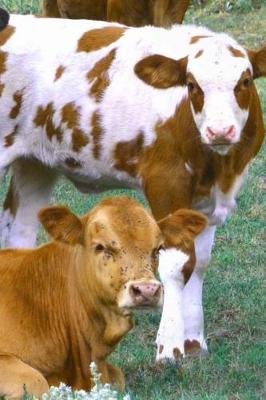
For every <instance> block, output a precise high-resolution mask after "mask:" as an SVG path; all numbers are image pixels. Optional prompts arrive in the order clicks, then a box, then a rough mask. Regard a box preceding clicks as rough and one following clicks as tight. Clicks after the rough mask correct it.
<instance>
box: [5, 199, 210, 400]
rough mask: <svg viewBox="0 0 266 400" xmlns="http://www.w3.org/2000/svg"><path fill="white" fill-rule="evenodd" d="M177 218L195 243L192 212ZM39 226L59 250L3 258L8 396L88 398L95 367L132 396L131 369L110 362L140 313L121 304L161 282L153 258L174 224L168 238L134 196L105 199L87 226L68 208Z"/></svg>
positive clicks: (46, 214) (43, 215) (13, 252)
mask: <svg viewBox="0 0 266 400" xmlns="http://www.w3.org/2000/svg"><path fill="white" fill-rule="evenodd" d="M178 213H179V212H177V215H178ZM177 215H174V216H173V217H174V222H173V221H171V218H170V217H169V219H168V222H169V223H170V224H171V225H172V224H173V223H174V224H175V223H176V224H177V225H176V231H177V232H179V230H180V229H184V233H185V235H186V237H187V235H189V232H190V233H191V236H190V240H191V241H193V237H194V232H193V226H194V220H193V218H192V219H191V220H188V219H189V215H191V211H189V210H187V211H183V212H182V215H180V219H179V220H178V217H177ZM193 216H195V217H197V213H193ZM39 218H40V220H41V222H42V224H43V225H44V227H45V229H46V230H47V231H48V233H49V234H50V235H51V236H52V237H53V239H54V241H53V242H50V243H48V244H46V245H43V246H40V247H38V248H36V249H9V250H1V251H0V274H1V281H0V291H1V296H0V313H1V328H0V394H2V395H7V394H10V395H11V397H13V398H15V397H19V396H20V395H21V390H22V387H21V386H22V385H23V384H24V383H25V384H26V386H27V389H28V390H29V392H30V394H34V395H38V396H40V394H42V393H43V392H44V391H46V390H47V389H48V384H49V385H58V384H59V382H61V381H62V382H65V383H66V384H68V385H71V386H72V387H73V388H75V389H87V390H88V389H90V387H91V381H90V373H89V364H90V362H91V361H94V362H96V364H97V367H98V370H99V372H100V373H101V374H102V375H101V380H102V381H103V382H110V383H112V384H115V385H117V386H118V387H119V388H120V389H123V388H124V377H123V373H122V371H121V370H119V369H118V368H116V367H113V366H111V365H110V364H108V363H107V362H106V357H107V356H108V355H109V354H110V353H111V352H112V351H113V350H114V349H115V347H116V345H117V344H118V342H119V341H120V340H121V338H122V337H123V336H124V335H125V334H126V333H127V332H128V331H129V330H130V329H131V328H132V326H133V321H132V317H131V313H130V309H123V308H120V307H119V306H118V302H119V299H120V298H121V295H125V293H127V292H125V288H126V285H127V284H128V283H130V282H144V283H145V282H148V283H149V282H151V280H152V282H154V281H155V276H154V274H155V272H156V270H157V267H158V257H156V258H154V256H153V254H154V252H155V251H157V253H158V251H159V250H158V249H159V248H160V246H161V244H162V243H163V238H164V231H167V230H168V227H167V223H166V221H164V222H163V226H162V230H161V231H160V229H159V227H158V225H157V224H156V222H155V220H154V219H153V218H152V217H151V215H150V214H149V213H148V211H146V210H145V209H144V208H143V207H141V206H140V205H139V204H137V203H136V202H135V201H134V200H133V199H130V198H127V197H115V198H113V199H107V200H104V201H102V202H101V203H100V204H99V205H97V207H95V208H94V209H93V210H92V211H91V212H90V213H88V214H87V215H85V216H84V217H82V218H78V217H77V216H75V215H74V214H72V213H71V212H70V211H69V210H68V209H67V208H65V207H63V206H54V207H49V208H46V209H43V210H41V212H40V214H39ZM180 224H181V225H180ZM191 224H192V225H191ZM195 225H196V226H197V223H196V224H195ZM204 226H205V221H204V223H203V225H202V229H204ZM197 229H198V228H197V227H196V230H197ZM173 235H175V229H173ZM178 235H179V234H178ZM172 241H175V239H174V238H173V239H172ZM99 244H100V247H99ZM155 282H156V281H155ZM158 284H159V283H158ZM128 293H130V291H129V292H128ZM154 305H155V304H154ZM133 306H134V303H132V307H133ZM134 307H135V306H134ZM140 308H141V306H140ZM11 371H12V373H11ZM10 376H12V380H11V379H10Z"/></svg>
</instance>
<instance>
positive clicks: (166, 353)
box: [156, 248, 188, 361]
mask: <svg viewBox="0 0 266 400" xmlns="http://www.w3.org/2000/svg"><path fill="white" fill-rule="evenodd" d="M187 260H188V255H187V254H184V253H183V252H182V251H180V250H177V249H174V248H172V249H167V250H163V251H161V252H160V261H159V274H160V278H161V281H162V283H163V286H164V305H163V312H162V316H161V322H160V326H159V330H158V333H157V338H156V344H157V355H156V360H157V361H162V360H165V359H168V360H173V361H175V357H174V349H178V350H179V351H180V353H181V354H183V353H184V323H183V316H182V291H183V288H184V277H183V274H182V269H183V266H184V264H185V263H186V262H187Z"/></svg>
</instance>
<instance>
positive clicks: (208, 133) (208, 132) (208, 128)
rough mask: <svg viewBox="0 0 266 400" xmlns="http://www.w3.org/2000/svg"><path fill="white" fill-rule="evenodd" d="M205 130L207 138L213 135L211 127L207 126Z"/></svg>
mask: <svg viewBox="0 0 266 400" xmlns="http://www.w3.org/2000/svg"><path fill="white" fill-rule="evenodd" d="M206 131H207V137H208V139H212V138H214V137H215V133H214V132H213V131H212V130H211V128H210V127H209V126H208V127H207V129H206Z"/></svg>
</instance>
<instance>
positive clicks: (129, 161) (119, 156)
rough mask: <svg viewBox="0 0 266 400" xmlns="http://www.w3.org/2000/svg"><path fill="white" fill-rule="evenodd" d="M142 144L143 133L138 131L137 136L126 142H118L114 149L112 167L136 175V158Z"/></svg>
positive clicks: (138, 155)
mask: <svg viewBox="0 0 266 400" xmlns="http://www.w3.org/2000/svg"><path fill="white" fill-rule="evenodd" d="M143 146H144V134H143V132H140V133H139V134H138V136H137V137H136V138H134V139H132V140H129V141H128V142H119V143H117V145H116V148H115V150H114V160H115V164H114V167H115V168H116V169H119V170H120V171H125V172H127V173H128V174H129V175H131V176H136V175H137V172H138V160H139V157H140V155H141V151H142V149H143Z"/></svg>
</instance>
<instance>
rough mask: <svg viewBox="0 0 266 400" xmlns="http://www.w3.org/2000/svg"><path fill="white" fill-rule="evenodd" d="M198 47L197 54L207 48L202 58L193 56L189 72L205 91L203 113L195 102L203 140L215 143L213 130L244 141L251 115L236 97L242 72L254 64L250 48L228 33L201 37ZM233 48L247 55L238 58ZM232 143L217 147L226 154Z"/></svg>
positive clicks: (221, 136)
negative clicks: (210, 132)
mask: <svg viewBox="0 0 266 400" xmlns="http://www.w3.org/2000/svg"><path fill="white" fill-rule="evenodd" d="M194 46H195V54H196V53H197V52H198V51H199V50H201V49H203V52H202V54H201V55H200V56H199V57H193V58H190V60H189V63H188V72H189V73H191V74H192V75H193V76H194V78H195V79H196V81H197V83H198V84H199V86H200V88H201V89H202V91H203V93H204V104H203V108H202V110H201V111H200V112H195V110H194V108H193V105H192V104H191V109H192V113H193V116H194V120H195V123H196V125H197V128H198V130H199V132H200V134H201V140H202V142H203V143H206V144H212V138H211V137H210V134H209V135H208V130H209V129H210V130H211V131H212V132H213V133H214V134H215V137H216V138H217V137H219V138H220V139H223V138H225V137H226V132H227V133H228V132H229V131H230V128H231V133H232V135H231V136H230V133H229V134H228V136H227V139H228V142H229V144H234V143H237V142H238V141H239V140H240V136H241V132H242V130H243V128H244V126H245V123H246V121H247V118H248V110H244V109H241V108H240V107H239V104H238V102H237V100H236V97H235V93H234V88H235V86H236V85H237V83H238V81H239V79H240V77H241V74H242V73H243V72H244V71H246V70H247V69H250V71H252V67H251V64H250V61H249V59H248V57H247V56H246V51H245V50H244V49H243V48H242V47H240V46H239V45H238V44H237V43H236V42H235V41H234V40H233V39H231V38H229V37H228V36H227V35H225V34H217V35H215V36H214V37H210V38H204V39H200V40H199V41H198V42H197V44H195V45H194ZM230 46H231V47H233V48H234V49H237V50H239V51H241V53H242V54H243V55H245V57H236V56H234V55H233V54H232V52H231V51H230V50H229V47H230ZM229 148H230V146H228V145H223V144H220V145H219V144H218V145H217V146H214V150H215V151H217V152H219V153H221V154H225V153H227V151H228V150H229Z"/></svg>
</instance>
